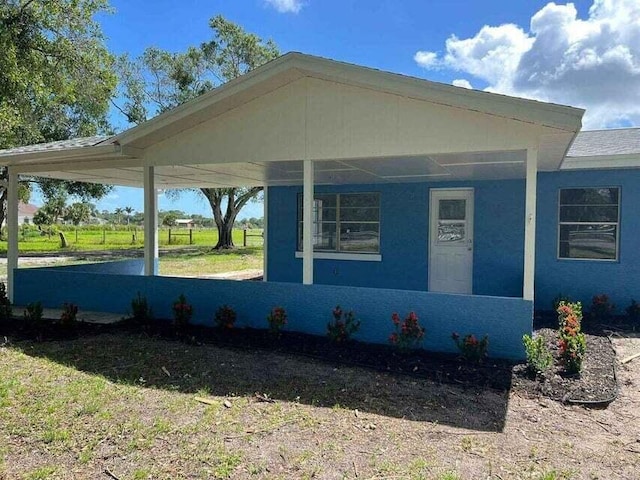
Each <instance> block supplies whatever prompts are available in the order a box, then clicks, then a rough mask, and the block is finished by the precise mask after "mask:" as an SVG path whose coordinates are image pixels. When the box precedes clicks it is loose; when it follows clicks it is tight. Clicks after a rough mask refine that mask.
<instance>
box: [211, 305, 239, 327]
mask: <svg viewBox="0 0 640 480" xmlns="http://www.w3.org/2000/svg"><path fill="white" fill-rule="evenodd" d="M236 318H237V315H236V312H235V310H234V309H233V308H231V307H230V306H229V305H223V306H221V307H220V308H218V310H217V311H216V315H215V322H216V325H217V326H218V328H220V329H221V330H231V329H232V328H233V325H234V324H235V323H236Z"/></svg>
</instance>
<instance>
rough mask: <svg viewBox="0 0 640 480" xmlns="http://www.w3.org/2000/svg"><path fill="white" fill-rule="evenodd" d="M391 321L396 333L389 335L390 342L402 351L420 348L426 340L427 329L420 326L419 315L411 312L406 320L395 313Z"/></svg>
mask: <svg viewBox="0 0 640 480" xmlns="http://www.w3.org/2000/svg"><path fill="white" fill-rule="evenodd" d="M391 321H392V322H393V325H394V327H395V332H393V333H392V334H391V335H389V342H391V344H392V345H394V346H396V347H398V349H399V350H400V351H403V352H406V351H410V350H414V349H416V348H418V347H420V344H421V343H422V339H423V338H424V332H425V329H424V328H423V327H422V326H421V325H420V321H419V319H418V315H416V314H415V312H409V314H408V315H407V316H406V317H405V319H404V320H401V319H400V315H398V314H397V313H396V312H394V313H393V314H392V315H391Z"/></svg>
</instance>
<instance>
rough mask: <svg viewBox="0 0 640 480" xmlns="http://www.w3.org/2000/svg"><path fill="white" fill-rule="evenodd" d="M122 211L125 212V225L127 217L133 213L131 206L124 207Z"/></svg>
mask: <svg viewBox="0 0 640 480" xmlns="http://www.w3.org/2000/svg"><path fill="white" fill-rule="evenodd" d="M124 211H125V212H127V225H129V218H130V217H131V214H132V213H133V207H124Z"/></svg>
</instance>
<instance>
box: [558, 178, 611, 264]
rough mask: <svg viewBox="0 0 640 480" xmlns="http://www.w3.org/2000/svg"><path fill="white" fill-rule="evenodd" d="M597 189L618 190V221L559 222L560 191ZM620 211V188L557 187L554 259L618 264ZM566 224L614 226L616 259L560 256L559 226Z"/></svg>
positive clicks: (601, 186)
mask: <svg viewBox="0 0 640 480" xmlns="http://www.w3.org/2000/svg"><path fill="white" fill-rule="evenodd" d="M578 188H582V189H588V188H591V189H597V188H617V189H618V219H617V221H616V222H561V221H560V208H561V207H562V204H561V203H560V193H561V192H562V190H574V189H578ZM621 210H622V188H621V187H620V186H619V185H597V186H588V187H587V186H575V187H573V186H572V187H558V221H557V223H556V225H557V227H558V235H557V242H556V247H557V248H556V258H557V260H560V261H563V262H564V261H567V262H607V263H619V262H620V211H621ZM567 224H582V225H589V224H591V225H602V224H611V225H615V226H616V257H615V258H569V257H561V256H560V226H561V225H567Z"/></svg>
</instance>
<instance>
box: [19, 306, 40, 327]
mask: <svg viewBox="0 0 640 480" xmlns="http://www.w3.org/2000/svg"><path fill="white" fill-rule="evenodd" d="M43 311H44V309H43V308H42V303H41V302H33V303H30V304H29V305H27V308H26V309H25V310H24V319H25V321H26V322H27V323H30V324H36V325H37V324H40V323H41V322H42V314H43Z"/></svg>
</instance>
